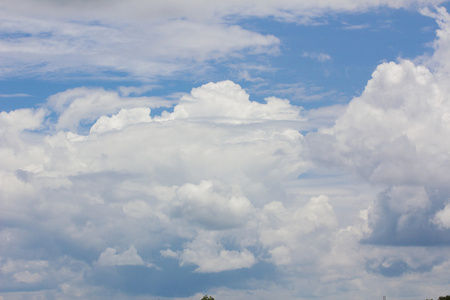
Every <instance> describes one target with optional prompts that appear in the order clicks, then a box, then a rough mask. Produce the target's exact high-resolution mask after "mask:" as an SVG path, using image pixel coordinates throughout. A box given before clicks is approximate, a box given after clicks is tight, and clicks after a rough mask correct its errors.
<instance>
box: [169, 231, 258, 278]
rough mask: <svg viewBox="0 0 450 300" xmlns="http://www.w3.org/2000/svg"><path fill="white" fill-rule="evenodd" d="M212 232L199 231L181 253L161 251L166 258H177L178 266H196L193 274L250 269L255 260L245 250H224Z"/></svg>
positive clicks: (250, 253)
mask: <svg viewBox="0 0 450 300" xmlns="http://www.w3.org/2000/svg"><path fill="white" fill-rule="evenodd" d="M217 238H218V237H217V236H216V234H215V233H214V232H205V231H201V232H199V234H198V235H197V237H196V238H195V239H194V240H193V241H192V242H189V243H187V244H186V245H185V246H184V249H183V251H181V252H179V253H175V252H173V251H171V250H170V249H168V250H165V251H162V254H163V255H164V256H167V257H172V258H179V259H180V265H181V266H183V265H185V264H194V265H197V268H196V269H195V272H199V273H214V272H222V271H228V270H235V269H241V268H250V267H251V266H252V265H254V264H255V262H256V258H255V257H254V255H253V253H252V252H250V251H249V250H247V249H245V248H244V249H242V250H226V249H224V247H223V245H222V244H221V243H220V242H219V241H218V240H217Z"/></svg>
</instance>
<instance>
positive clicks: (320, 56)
mask: <svg viewBox="0 0 450 300" xmlns="http://www.w3.org/2000/svg"><path fill="white" fill-rule="evenodd" d="M302 57H308V58H311V59H315V60H318V61H320V62H326V61H328V60H331V56H330V55H329V54H327V53H324V52H306V51H305V52H303V54H302Z"/></svg>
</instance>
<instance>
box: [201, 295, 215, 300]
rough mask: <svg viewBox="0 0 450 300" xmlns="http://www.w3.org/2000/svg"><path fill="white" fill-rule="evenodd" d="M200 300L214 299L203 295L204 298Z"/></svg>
mask: <svg viewBox="0 0 450 300" xmlns="http://www.w3.org/2000/svg"><path fill="white" fill-rule="evenodd" d="M202 300H214V298H213V297H211V296H208V295H205V296H203V298H202Z"/></svg>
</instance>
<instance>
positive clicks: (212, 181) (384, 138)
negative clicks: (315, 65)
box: [0, 0, 450, 300]
mask: <svg viewBox="0 0 450 300" xmlns="http://www.w3.org/2000/svg"><path fill="white" fill-rule="evenodd" d="M259 2H260V1H258V3H259ZM21 3H28V4H29V6H26V5H24V6H19V5H17V6H16V5H14V3H13V2H11V1H4V2H3V4H1V6H0V8H1V9H2V14H3V15H4V17H5V18H4V19H3V21H2V22H3V23H2V24H3V26H4V28H6V29H5V30H6V31H7V37H6V38H5V39H2V41H1V43H3V46H4V47H3V48H2V49H7V50H5V53H6V55H5V56H3V58H2V59H0V60H2V61H1V63H2V65H3V66H4V67H5V68H3V70H4V74H3V75H5V76H6V75H7V74H17V73H18V72H22V71H23V72H25V73H26V74H28V75H29V74H32V73H33V72H35V74H42V73H46V72H48V73H51V72H56V73H55V74H59V72H60V71H61V72H63V73H64V72H65V71H62V70H69V72H72V70H75V69H76V70H77V71H80V69H79V68H81V70H82V71H86V72H93V73H95V72H100V71H102V70H104V69H109V70H116V71H123V72H127V73H129V74H132V75H133V76H136V77H140V76H141V77H145V78H146V79H142V81H146V80H148V78H150V77H151V76H156V75H158V76H160V75H170V74H174V73H176V72H177V71H180V70H181V69H182V68H187V69H189V68H191V67H192V66H193V65H197V66H198V65H202V64H206V63H207V62H208V61H210V60H217V59H225V60H226V58H227V57H230V56H232V55H236V54H242V53H246V54H252V55H253V54H261V55H264V54H267V53H276V52H277V51H278V50H279V49H278V44H279V42H280V41H279V39H278V38H276V37H274V36H270V35H264V34H261V33H257V32H253V31H251V30H249V29H244V28H242V27H240V26H238V25H232V22H231V21H230V19H233V18H238V16H237V14H238V12H239V15H241V16H256V17H263V16H270V17H274V18H275V19H277V20H283V21H295V20H296V21H298V22H303V23H305V22H312V19H313V18H315V17H317V16H320V15H323V14H325V13H327V12H328V11H329V10H335V11H338V12H339V11H364V10H367V9H369V8H371V7H377V6H378V5H380V4H386V5H388V6H391V7H409V6H410V5H419V6H420V5H422V4H427V3H429V1H414V2H410V1H409V2H408V3H406V2H405V1H384V2H383V1H381V2H380V1H369V0H367V1H359V2H358V3H355V2H354V1H318V2H311V1H288V0H286V1H280V2H277V3H262V4H259V5H256V4H255V3H256V2H254V1H244V2H242V1H241V2H239V3H238V2H236V1H231V2H223V3H221V4H211V2H210V1H206V2H205V1H194V2H192V3H190V4H187V2H184V1H181V2H178V1H169V2H167V3H168V4H167V3H160V4H156V2H151V3H150V2H148V1H138V0H136V1H133V2H132V4H134V5H128V6H126V7H125V6H123V4H122V3H121V2H120V1H112V2H110V3H108V4H106V2H105V1H91V2H89V3H90V4H87V3H86V2H76V3H75V2H73V3H66V4H65V3H60V2H58V1H48V2H46V3H44V4H42V7H41V8H40V7H37V6H36V4H34V2H28V1H26V0H22V1H21ZM174 4H176V5H174ZM108 5H109V6H108ZM88 6H89V7H88ZM48 7H53V8H55V9H56V11H58V12H59V15H58V17H48V19H45V18H44V17H45V16H46V15H47V9H48ZM118 7H119V8H123V10H118ZM87 8H91V9H87ZM92 8H97V9H92ZM98 8H105V10H104V11H102V10H99V9H98ZM9 11H12V12H14V13H13V14H7V12H9ZM73 11H76V12H78V13H77V14H76V16H77V19H76V20H72V21H71V22H67V21H66V18H67V15H69V12H73ZM108 11H109V12H108ZM111 11H114V12H115V13H116V15H114V16H111V15H110V12H111ZM148 11H151V14H150V15H149V16H148V18H149V20H144V17H143V16H144V15H145V13H146V12H148ZM219 11H220V12H221V13H220V14H219V13H218V12H219ZM19 12H20V18H19V17H18V15H19ZM423 13H424V14H427V15H429V16H432V17H433V18H435V19H437V21H438V23H439V26H440V29H439V30H438V32H437V39H436V41H435V43H434V46H433V47H434V50H435V51H434V53H433V54H430V55H428V56H422V57H418V58H417V59H415V60H412V59H411V60H408V59H400V60H398V61H397V62H385V63H381V64H380V65H378V67H377V68H376V69H375V71H374V72H373V74H372V77H371V79H370V80H369V82H368V83H367V85H366V87H365V89H364V91H363V92H362V93H361V95H359V96H358V97H355V98H353V99H352V100H351V101H350V102H349V103H348V105H344V104H340V105H333V106H330V107H319V108H314V109H310V110H305V109H303V108H302V107H300V106H298V105H294V104H293V103H292V102H290V101H289V100H287V99H280V98H278V97H267V98H265V99H263V100H260V99H258V98H253V97H254V96H255V95H253V94H252V93H250V92H248V91H247V90H245V89H244V88H243V87H242V86H240V85H239V84H236V83H234V82H232V81H230V80H225V81H218V82H209V83H206V84H203V85H200V84H199V85H198V86H197V87H195V88H193V89H192V90H191V92H190V93H188V94H184V95H180V96H179V97H178V98H177V99H176V100H174V95H169V96H166V97H163V96H159V97H156V96H154V97H146V96H142V95H143V93H145V92H147V91H149V90H151V89H152V87H153V85H146V86H144V87H142V88H127V87H121V88H118V90H112V89H104V88H88V87H78V88H71V89H67V90H65V91H62V92H59V93H56V94H54V95H52V96H50V97H48V99H47V100H46V102H45V103H43V104H42V105H40V106H39V107H36V108H27V109H17V110H12V111H9V112H5V111H3V112H0V139H1V141H2V142H1V143H0V157H1V159H0V190H1V193H0V205H1V209H0V219H1V220H2V228H1V231H0V253H1V257H0V278H1V280H0V292H1V293H2V296H0V297H3V296H4V295H6V296H5V297H11V298H18V299H21V298H23V299H25V298H27V297H30V295H31V296H33V297H42V298H50V299H51V298H64V299H123V298H136V299H141V298H144V297H153V296H155V297H168V298H170V297H176V298H186V299H197V298H199V297H198V296H199V293H203V292H204V291H207V292H208V294H211V292H214V293H217V294H218V295H219V296H217V298H220V297H223V298H224V299H230V300H232V299H242V294H243V293H244V292H243V291H245V293H246V297H247V298H248V299H255V300H256V299H274V298H295V297H296V298H299V299H310V298H319V297H320V298H321V299H335V298H336V297H342V298H349V299H360V298H361V296H364V295H368V294H370V295H374V294H375V293H376V294H377V295H378V294H385V293H386V294H388V295H392V297H398V298H400V297H405V298H411V299H412V298H414V297H416V296H417V295H429V294H432V293H433V295H434V293H436V291H439V292H442V294H444V293H445V290H444V288H445V287H447V286H448V284H449V281H448V280H449V279H448V268H449V265H450V254H449V252H448V246H449V245H450V203H449V199H450V189H449V188H448V181H449V179H450V178H449V174H450V172H449V161H450V157H449V155H450V154H449V153H450V142H449V141H448V139H446V138H445V137H447V136H449V135H450V104H449V103H450V102H449V97H448V95H449V93H450V91H449V89H448V81H449V76H450V75H449V72H448V71H449V68H448V60H447V59H446V58H448V57H447V56H448V51H447V50H448V49H450V48H449V40H450V39H448V33H449V32H450V28H449V27H448V24H449V22H450V18H449V16H448V14H447V13H446V12H445V10H444V9H441V8H437V9H435V10H433V11H431V10H423ZM131 16H136V20H130V18H131ZM213 17H215V18H217V20H215V21H211V20H212V18H213ZM94 19H95V20H96V21H95V22H92V20H94ZM114 20H120V21H114ZM137 23H139V24H140V25H139V28H141V32H134V30H135V29H136V28H137V27H136V26H137V25H136V24H137ZM205 27H209V28H206V29H205ZM147 29H148V31H146V30H147ZM8 30H9V31H8ZM143 31H146V32H143ZM8 34H9V35H8ZM203 34H204V35H205V36H206V38H205V40H203V38H201V36H203ZM138 37H139V38H142V37H143V41H142V48H141V47H134V46H133V45H135V44H136V39H137V38H138ZM118 41H121V42H120V43H119V42H118ZM123 41H125V42H124V43H123V44H122V42H123ZM202 42H203V43H202ZM70 43H73V44H70ZM118 44H120V46H119V47H116V46H117V45H118ZM13 46H14V47H16V49H15V50H14V51H12V50H11V49H12V48H14V47H13ZM94 48H95V49H96V50H93V49H94ZM8 49H9V50H8ZM98 49H101V51H99V52H97V51H98ZM90 50H92V52H89V51H90ZM8 51H9V52H8ZM24 53H26V54H28V55H23V54H24ZM316 54H317V53H316ZM316 54H313V53H309V54H308V56H309V57H312V58H317V59H319V60H320V55H319V54H317V55H316ZM68 58H69V59H68ZM73 58H75V59H74V60H72V59H73ZM99 58H101V59H100V60H99ZM326 58H327V57H324V58H323V59H326ZM42 59H43V60H42ZM41 60H42V61H44V63H43V64H40V65H39V66H36V62H38V61H41ZM142 60H144V61H146V63H145V64H141V63H142ZM80 62H82V63H81V64H80ZM33 66H36V68H35V67H33ZM80 66H81V67H80ZM94 69H95V71H93V70H94ZM57 70H59V71H57ZM99 70H100V71H99ZM243 74H244V73H243ZM247 75H248V74H247ZM293 86H294V87H297V88H298V87H299V85H286V86H285V87H287V88H292V87H293ZM250 94H252V95H250ZM257 100H258V101H257ZM349 174H350V175H349ZM399 249H400V250H399ZM419 281H420V282H423V283H424V284H423V285H417V282H419ZM374 290H376V291H374ZM405 291H409V294H407V295H405V294H404V293H405Z"/></svg>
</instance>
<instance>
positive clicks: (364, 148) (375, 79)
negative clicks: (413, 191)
mask: <svg viewBox="0 0 450 300" xmlns="http://www.w3.org/2000/svg"><path fill="white" fill-rule="evenodd" d="M443 95H445V93H444V91H443V90H442V89H441V85H440V84H439V82H438V81H437V80H436V79H435V76H434V75H433V74H432V73H431V72H430V71H429V70H428V69H426V68H425V67H423V66H416V65H414V64H413V63H412V62H411V61H401V62H400V63H398V64H397V63H393V62H391V63H385V64H382V65H380V66H378V68H377V69H376V71H375V72H374V73H373V75H372V79H371V80H370V81H369V83H368V84H367V86H366V88H365V91H364V93H363V94H362V95H361V96H360V97H358V98H355V99H353V100H352V101H351V102H350V104H349V105H348V108H347V111H346V112H345V113H344V114H343V115H342V116H341V117H340V118H339V119H338V120H337V121H336V125H335V126H334V127H332V128H330V129H326V130H325V129H323V130H322V131H321V132H320V133H319V134H318V135H315V134H313V135H311V136H310V141H311V145H312V147H313V149H314V150H313V153H314V154H315V155H317V156H318V157H320V159H321V160H325V161H328V162H335V163H338V164H343V165H346V166H348V167H349V168H351V169H352V170H354V171H356V172H357V173H359V174H360V175H362V176H363V177H364V178H367V179H368V180H370V181H372V182H377V183H380V182H381V183H386V184H413V183H422V184H436V183H439V184H442V183H443V182H444V181H447V179H448V176H447V174H448V173H447V164H446V161H448V159H449V156H448V153H449V149H450V143H448V142H446V141H443V140H442V138H441V137H442V136H446V135H448V134H449V133H450V123H449V121H448V119H449V116H450V104H449V103H448V101H446V100H445V98H444V97H443ZM316 138H318V139H316Z"/></svg>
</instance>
